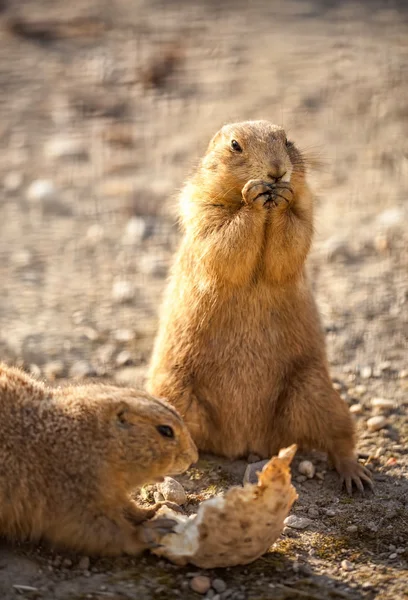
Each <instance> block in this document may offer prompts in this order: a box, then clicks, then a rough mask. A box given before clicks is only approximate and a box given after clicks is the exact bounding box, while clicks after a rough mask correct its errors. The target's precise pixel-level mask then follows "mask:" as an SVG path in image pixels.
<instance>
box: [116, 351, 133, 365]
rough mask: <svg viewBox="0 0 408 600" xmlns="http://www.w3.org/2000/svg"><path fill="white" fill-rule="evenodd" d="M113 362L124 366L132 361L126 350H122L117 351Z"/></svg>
mask: <svg viewBox="0 0 408 600" xmlns="http://www.w3.org/2000/svg"><path fill="white" fill-rule="evenodd" d="M115 362H116V364H117V366H118V367H125V366H126V365H131V364H132V362H133V360H132V355H131V354H130V352H128V351H127V350H122V352H119V354H118V355H117V357H116V360H115Z"/></svg>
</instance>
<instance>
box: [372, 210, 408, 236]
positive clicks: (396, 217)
mask: <svg viewBox="0 0 408 600" xmlns="http://www.w3.org/2000/svg"><path fill="white" fill-rule="evenodd" d="M404 222H405V213H404V211H403V210H402V209H401V208H398V207H394V208H388V209H387V210H384V211H383V212H382V213H380V214H379V215H378V217H377V218H376V223H377V225H378V227H379V228H380V229H381V230H384V231H387V230H390V229H391V230H392V229H394V228H395V227H398V226H401V227H403V226H404Z"/></svg>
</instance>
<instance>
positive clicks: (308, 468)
mask: <svg viewBox="0 0 408 600" xmlns="http://www.w3.org/2000/svg"><path fill="white" fill-rule="evenodd" d="M298 471H299V473H301V474H302V475H306V477H307V478H308V479H313V477H314V474H315V472H316V469H315V466H314V464H313V463H312V462H311V461H310V460H302V462H301V463H300V464H299V467H298Z"/></svg>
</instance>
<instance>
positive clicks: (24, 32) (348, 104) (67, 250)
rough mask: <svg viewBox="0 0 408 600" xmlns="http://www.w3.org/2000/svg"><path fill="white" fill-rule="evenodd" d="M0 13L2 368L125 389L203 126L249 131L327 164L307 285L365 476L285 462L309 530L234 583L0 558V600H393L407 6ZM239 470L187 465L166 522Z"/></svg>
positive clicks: (81, 7)
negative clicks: (237, 123) (275, 127)
mask: <svg viewBox="0 0 408 600" xmlns="http://www.w3.org/2000/svg"><path fill="white" fill-rule="evenodd" d="M113 5H114V6H113ZM0 11H1V12H0V27H1V29H2V31H1V36H0V148H1V153H2V161H1V165H0V214H1V220H0V279H1V282H2V294H1V297H0V357H1V358H2V359H4V360H6V361H8V362H9V363H12V364H19V365H21V366H23V367H24V368H26V369H27V370H29V371H31V372H32V373H34V374H35V375H37V376H39V377H42V378H45V379H48V380H50V381H57V382H60V380H61V381H64V380H66V379H78V378H82V377H98V378H104V379H106V380H115V381H118V382H120V383H125V384H126V383H131V384H134V383H142V382H143V377H144V373H145V366H146V362H147V361H148V358H149V354H150V351H151V348H152V341H153V336H154V332H155V329H156V324H157V308H158V305H159V301H160V297H161V293H162V290H163V286H164V284H165V276H166V272H167V268H168V264H169V261H170V260H171V256H172V253H173V252H174V249H175V247H176V245H177V242H178V231H177V227H176V224H175V218H174V211H173V205H174V198H175V197H176V195H177V189H178V188H179V186H180V185H181V184H182V182H183V179H184V178H185V177H186V175H187V174H188V173H189V171H190V170H191V169H192V168H193V167H194V163H195V161H196V160H197V158H198V157H199V156H200V154H201V153H202V152H203V151H204V149H205V147H206V144H207V143H208V139H209V138H210V136H211V135H212V134H213V133H214V131H215V130H216V129H218V128H219V127H220V125H221V124H223V123H224V122H226V121H231V120H242V119H247V118H252V119H256V118H267V119H269V120H271V121H275V122H279V123H281V124H283V125H284V126H285V128H286V129H287V130H288V131H289V134H290V136H291V137H292V138H293V139H294V140H295V141H296V142H297V143H298V145H299V146H300V147H301V148H305V149H307V150H308V151H309V152H313V153H314V154H316V155H319V156H320V158H321V159H322V160H323V163H324V166H323V167H322V168H321V169H320V170H318V171H316V172H312V173H311V174H310V178H311V183H312V185H313V188H314V189H315V191H316V194H317V218H316V239H315V244H314V248H313V251H312V254H311V257H310V260H309V268H310V271H311V275H312V278H313V282H314V286H315V292H316V295H317V299H318V302H319V305H320V308H321V311H322V315H323V321H324V325H325V327H326V331H327V343H328V350H329V358H330V363H331V368H332V375H333V380H334V383H335V385H336V386H337V387H338V389H339V390H340V393H341V394H343V395H344V398H345V400H346V401H347V402H348V403H349V404H350V409H351V410H352V412H353V413H354V415H355V418H356V421H357V424H358V430H359V447H358V448H359V451H360V454H361V460H363V461H364V462H365V463H366V464H367V465H368V467H369V468H372V469H373V472H374V479H375V481H376V494H375V495H371V494H367V495H366V496H365V497H363V498H362V497H360V496H358V495H356V496H355V497H353V498H352V499H349V498H348V497H346V496H345V495H344V494H343V493H341V491H340V490H339V487H338V480H337V478H336V475H335V474H334V473H333V472H332V471H330V469H329V467H328V465H327V462H326V460H325V458H324V457H323V456H320V455H317V454H310V455H308V456H306V455H303V456H299V457H297V458H296V460H295V464H294V467H293V475H294V482H295V485H296V487H297V490H298V492H299V500H298V501H297V502H296V504H295V506H294V509H293V514H294V515H295V516H297V517H300V518H302V519H303V521H302V523H303V524H305V523H307V526H306V527H305V529H302V530H300V529H296V528H293V527H292V528H291V527H288V528H286V529H285V532H284V534H283V535H282V537H281V539H280V541H279V542H278V543H277V544H276V545H275V546H274V548H273V549H272V550H271V552H269V553H268V554H267V555H265V556H264V557H263V558H262V559H260V560H258V561H257V562H256V563H254V564H252V565H250V566H248V567H245V568H234V569H226V570H222V569H219V570H215V571H210V572H202V571H200V570H198V569H195V568H193V567H192V568H183V569H182V568H178V567H175V566H173V565H171V564H169V563H167V562H166V561H161V560H160V561H158V560H157V559H155V558H153V557H144V558H143V559H141V560H134V559H128V558H123V559H118V560H115V561H112V560H93V559H92V560H91V561H89V559H88V558H87V557H80V556H75V555H69V554H64V555H59V554H56V553H54V552H53V551H52V550H50V549H47V548H41V549H37V548H33V547H30V546H26V545H17V546H14V547H12V546H11V545H10V544H7V543H6V542H4V543H2V544H1V545H0V595H1V598H3V599H4V600H8V599H11V598H15V597H17V596H20V595H21V596H22V597H27V598H43V599H45V600H51V599H54V598H55V599H57V600H62V599H65V598H67V599H79V598H81V599H82V598H92V599H95V600H96V599H97V600H102V599H105V598H111V599H114V600H119V599H133V598H143V599H144V598H146V599H147V600H149V599H153V598H163V599H166V598H190V597H191V598H198V597H199V595H198V592H195V591H193V589H200V590H201V591H203V590H208V591H204V594H202V595H204V596H205V597H206V598H213V599H214V600H224V599H227V598H230V599H231V600H247V599H248V600H251V599H253V600H255V599H257V600H261V599H269V598H277V599H286V598H295V599H302V598H303V599H304V598H307V599H312V600H317V599H326V598H333V599H337V598H339V599H349V600H354V599H360V598H367V599H372V598H378V599H379V600H380V599H392V600H396V599H397V598H398V599H399V598H404V597H408V596H407V590H408V566H407V560H408V481H407V475H408V454H407V452H408V445H407V440H408V419H407V392H408V364H407V355H408V352H407V347H408V344H407V339H408V309H407V305H408V252H407V243H408V233H407V231H408V229H407V226H406V225H407V216H408V203H407V195H408V141H407V140H408V108H407V100H406V99H407V97H408V5H406V3H405V2H403V1H402V0H401V2H391V1H389V2H386V1H385V0H384V1H383V2H381V1H380V0H377V1H375V0H372V1H371V2H369V1H368V0H366V1H361V2H354V3H349V2H340V1H338V2H336V1H335V0H331V1H330V0H310V1H307V0H288V1H287V2H285V3H283V2H282V3H280V2H277V1H275V0H270V1H269V2H266V0H265V1H263V2H261V1H260V0H257V1H254V2H252V1H251V2H244V1H242V0H238V1H236V2H230V1H229V0H227V1H225V2H223V3H217V2H215V1H211V0H207V1H202V2H199V1H198V0H195V1H193V2H190V3H187V2H181V0H179V1H167V2H159V1H153V2H148V1H147V0H146V1H143V0H134V1H133V2H129V1H128V0H116V1H115V3H109V2H102V1H99V2H98V1H97V0H87V1H85V0H71V2H65V3H63V2H61V0H35V1H34V0H31V1H30V2H28V1H23V0H19V2H18V3H14V2H12V1H11V0H9V1H8V2H7V0H3V2H1V3H0ZM302 459H310V460H311V461H312V462H313V464H314V466H315V468H316V474H315V475H314V477H313V478H311V479H307V478H305V475H302V474H301V473H300V472H299V470H298V466H299V462H300V461H301V460H302ZM245 466H246V465H245V464H244V463H243V462H234V463H228V462H226V461H222V460H215V459H211V458H209V457H203V459H202V460H201V461H200V463H199V464H198V466H197V468H195V469H192V470H191V471H190V472H189V473H188V474H187V475H185V476H183V477H182V478H180V481H181V482H182V483H183V485H184V487H185V489H186V491H187V495H188V504H187V505H186V510H187V511H190V512H191V511H194V510H195V508H196V506H197V504H198V502H199V501H201V500H203V499H204V498H207V497H210V496H212V495H214V494H215V493H218V492H222V491H223V490H225V489H226V488H227V487H228V486H229V485H231V484H233V483H240V481H241V480H242V475H243V472H244V470H245ZM151 497H152V490H146V492H145V496H144V499H145V500H149V499H151ZM304 519H307V521H304ZM200 575H201V576H203V577H205V578H207V579H204V580H197V579H195V577H197V576H200ZM220 581H221V583H220ZM16 586H17V587H16ZM18 586H28V587H25V588H24V587H18ZM197 586H198V587H197ZM200 586H201V587H200ZM210 586H212V587H210Z"/></svg>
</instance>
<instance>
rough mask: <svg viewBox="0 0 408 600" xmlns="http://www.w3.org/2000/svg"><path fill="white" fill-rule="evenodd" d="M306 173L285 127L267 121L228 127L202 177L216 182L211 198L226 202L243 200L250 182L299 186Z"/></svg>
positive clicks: (209, 153) (206, 160) (204, 163)
mask: <svg viewBox="0 0 408 600" xmlns="http://www.w3.org/2000/svg"><path fill="white" fill-rule="evenodd" d="M304 171H305V165H304V161H303V159H302V156H301V153H300V152H299V150H298V149H297V148H296V146H295V145H294V143H293V142H292V141H290V140H288V139H287V137H286V133H285V131H284V129H283V128H282V127H280V126H278V125H273V124H272V123H269V122H268V121H244V122H242V123H232V124H229V125H225V126H224V127H222V128H221V129H220V130H219V131H218V132H217V133H216V134H215V136H214V137H213V138H212V140H211V142H210V144H209V146H208V149H207V153H206V155H205V156H204V158H203V160H202V163H201V170H200V176H201V178H202V180H203V181H205V182H207V180H209V179H210V180H212V181H213V182H214V186H213V189H211V195H212V197H213V198H215V196H217V202H218V201H220V203H223V201H225V202H228V201H231V200H235V199H240V197H241V190H242V188H243V187H244V185H245V184H246V183H247V181H249V180H250V179H262V180H264V181H266V182H270V183H276V182H278V181H282V182H291V183H292V185H293V186H296V184H300V183H302V182H303V180H304ZM214 194H215V195H214Z"/></svg>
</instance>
